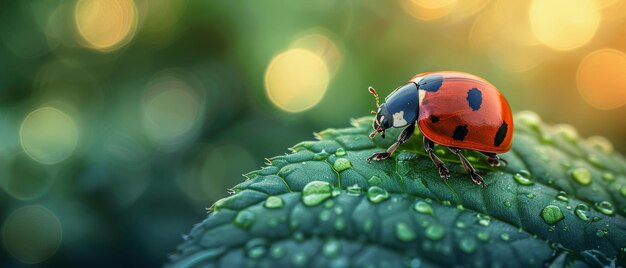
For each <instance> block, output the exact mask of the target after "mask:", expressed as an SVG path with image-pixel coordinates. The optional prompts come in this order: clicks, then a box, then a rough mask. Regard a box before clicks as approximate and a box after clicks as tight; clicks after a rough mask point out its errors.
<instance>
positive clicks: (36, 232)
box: [2, 205, 62, 264]
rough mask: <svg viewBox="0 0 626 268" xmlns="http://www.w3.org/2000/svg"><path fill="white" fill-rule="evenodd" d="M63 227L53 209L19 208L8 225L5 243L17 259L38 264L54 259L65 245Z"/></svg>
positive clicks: (32, 206) (34, 206)
mask: <svg viewBox="0 0 626 268" xmlns="http://www.w3.org/2000/svg"><path fill="white" fill-rule="evenodd" d="M61 240H62V226H61V222H60V221H59V218H58V217H57V216H56V215H55V214H54V213H53V212H52V211H50V210H49V209H47V208H45V207H43V206H39V205H30V206H25V207H22V208H19V209H17V210H15V211H13V213H11V215H9V217H8V218H7V219H6V221H5V222H4V225H3V227H2V242H3V243H4V247H5V248H6V250H7V251H8V252H9V254H11V256H13V257H14V258H15V259H17V260H19V261H21V262H23V263H27V264H35V263H40V262H42V261H45V260H46V259H48V258H50V257H51V256H53V255H54V254H55V253H56V251H57V250H58V248H59V246H60V245H61Z"/></svg>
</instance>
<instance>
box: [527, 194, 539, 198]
mask: <svg viewBox="0 0 626 268" xmlns="http://www.w3.org/2000/svg"><path fill="white" fill-rule="evenodd" d="M535 196H537V195H536V194H533V193H527V194H526V197H528V198H530V199H533V198H535Z"/></svg>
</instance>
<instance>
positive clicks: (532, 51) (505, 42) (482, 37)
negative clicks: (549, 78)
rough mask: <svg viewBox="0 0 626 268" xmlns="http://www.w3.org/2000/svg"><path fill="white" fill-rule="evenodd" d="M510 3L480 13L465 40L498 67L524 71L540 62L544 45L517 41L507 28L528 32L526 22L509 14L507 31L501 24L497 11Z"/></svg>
mask: <svg viewBox="0 0 626 268" xmlns="http://www.w3.org/2000/svg"><path fill="white" fill-rule="evenodd" d="M511 7H513V6H512V5H507V6H504V7H501V8H500V9H494V10H489V11H486V12H483V13H482V14H480V15H479V16H478V17H477V18H476V20H475V21H474V24H473V25H472V28H471V30H470V34H469V42H470V45H471V46H472V48H473V49H477V50H481V51H482V52H483V53H485V54H486V55H487V57H488V58H489V59H490V60H491V61H492V62H493V63H494V64H496V65H497V66H498V67H500V68H502V69H504V70H506V71H509V72H524V71H528V70H531V69H533V68H535V67H536V66H538V65H539V64H541V62H542V61H543V60H544V59H546V57H547V55H546V53H547V51H546V50H547V49H545V48H543V47H542V46H539V45H531V44H529V43H524V42H521V41H520V40H518V39H517V37H514V36H512V35H510V31H511V30H512V31H519V32H520V33H523V32H524V30H527V32H528V34H530V29H529V25H528V24H524V23H522V22H520V21H518V20H516V19H515V17H514V16H512V17H511V18H512V20H511V22H512V23H511V25H510V27H517V28H510V30H509V31H507V30H506V29H505V28H504V27H507V26H508V25H506V26H505V25H502V24H501V22H502V20H503V18H504V17H503V16H502V14H501V13H499V12H498V10H500V11H504V10H508V11H511V10H512V9H511Z"/></svg>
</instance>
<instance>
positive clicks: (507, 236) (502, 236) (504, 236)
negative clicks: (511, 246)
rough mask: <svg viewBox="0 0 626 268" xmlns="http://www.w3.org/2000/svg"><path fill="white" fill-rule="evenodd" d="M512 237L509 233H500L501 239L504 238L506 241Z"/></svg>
mask: <svg viewBox="0 0 626 268" xmlns="http://www.w3.org/2000/svg"><path fill="white" fill-rule="evenodd" d="M510 238H511V237H510V236H509V234H508V233H502V234H500V239H502V240H504V241H509V239H510Z"/></svg>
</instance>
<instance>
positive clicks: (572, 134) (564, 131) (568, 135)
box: [553, 124, 578, 143]
mask: <svg viewBox="0 0 626 268" xmlns="http://www.w3.org/2000/svg"><path fill="white" fill-rule="evenodd" d="M553 129H554V131H556V132H557V133H559V135H561V137H563V139H565V140H567V141H569V142H571V143H576V142H578V132H577V131H576V129H575V128H574V127H573V126H571V125H567V124H560V125H555V126H554V127H553Z"/></svg>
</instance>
